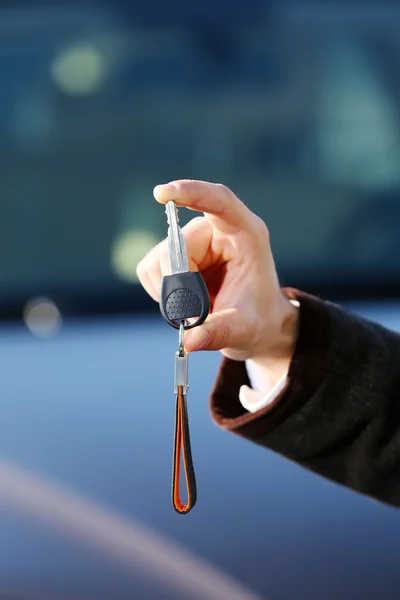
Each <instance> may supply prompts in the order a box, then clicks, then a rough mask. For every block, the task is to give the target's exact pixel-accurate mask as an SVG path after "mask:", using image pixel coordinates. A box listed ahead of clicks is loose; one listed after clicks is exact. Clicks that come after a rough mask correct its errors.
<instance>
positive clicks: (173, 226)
mask: <svg viewBox="0 0 400 600" xmlns="http://www.w3.org/2000/svg"><path fill="white" fill-rule="evenodd" d="M165 212H166V213H167V220H168V225H169V228H168V252H169V262H170V265H171V273H172V274H175V273H187V272H188V271H189V265H188V258H187V254H186V245H185V239H184V237H183V235H182V230H181V228H180V227H179V225H178V223H179V217H178V209H177V207H176V204H175V202H174V201H173V200H170V201H169V202H167V204H166V207H165Z"/></svg>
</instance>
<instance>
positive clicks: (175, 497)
mask: <svg viewBox="0 0 400 600" xmlns="http://www.w3.org/2000/svg"><path fill="white" fill-rule="evenodd" d="M181 454H182V457H183V469H184V474H185V481H186V490H187V503H186V504H184V503H183V502H182V500H181V497H180V491H179V488H180V486H179V477H180V467H181ZM196 500H197V489H196V478H195V474H194V467H193V460H192V450H191V446H190V433H189V419H188V410H187V402H186V394H184V393H183V388H182V386H178V393H177V395H176V411H175V435H174V460H173V474H172V503H173V506H174V509H175V510H176V512H177V513H179V514H181V515H182V514H187V513H188V512H189V511H190V510H191V509H192V508H193V506H194V505H195V504H196Z"/></svg>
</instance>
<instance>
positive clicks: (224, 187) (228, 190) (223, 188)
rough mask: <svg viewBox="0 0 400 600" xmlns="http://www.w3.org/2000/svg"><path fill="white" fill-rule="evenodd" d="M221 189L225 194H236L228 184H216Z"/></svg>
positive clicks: (230, 195) (229, 195)
mask: <svg viewBox="0 0 400 600" xmlns="http://www.w3.org/2000/svg"><path fill="white" fill-rule="evenodd" d="M215 185H216V186H217V187H218V188H219V189H220V190H221V191H222V193H223V194H225V195H226V196H228V197H230V198H231V197H232V196H234V193H233V192H232V190H231V189H230V188H228V186H227V185H225V184H224V183H216V184H215Z"/></svg>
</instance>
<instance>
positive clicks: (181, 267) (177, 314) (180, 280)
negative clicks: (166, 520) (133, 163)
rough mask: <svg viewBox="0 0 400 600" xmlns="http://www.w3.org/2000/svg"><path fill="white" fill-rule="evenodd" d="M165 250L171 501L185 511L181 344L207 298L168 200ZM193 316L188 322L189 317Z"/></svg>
mask: <svg viewBox="0 0 400 600" xmlns="http://www.w3.org/2000/svg"><path fill="white" fill-rule="evenodd" d="M165 212H166V213H167V219H168V225H169V228H168V251H169V259H170V265H171V275H166V276H164V277H163V279H162V284H161V297H160V310H161V314H162V316H163V317H164V319H165V321H166V322H167V323H168V324H169V325H171V326H172V327H174V328H176V329H179V345H178V351H177V352H176V354H175V377H174V392H175V399H176V402H175V435H174V456H173V472H172V504H173V506H174V509H175V510H176V512H177V513H179V514H181V515H184V514H187V513H188V512H189V511H190V510H191V509H192V508H193V506H194V505H195V504H196V499H197V487H196V477H195V472H194V466H193V460H192V450H191V444H190V431H189V418H188V407H187V402H186V394H187V391H188V388H189V384H188V354H187V353H186V352H185V347H184V334H185V329H190V328H191V327H196V325H200V324H201V323H203V322H204V320H205V319H206V318H207V315H208V312H209V309H210V299H209V295H208V291H207V287H206V284H205V283H204V280H203V277H202V276H201V274H200V273H197V272H191V271H189V265H188V258H187V253H186V245H185V240H184V237H183V234H182V231H181V228H180V227H179V224H178V223H179V219H178V209H177V207H176V205H175V203H174V202H173V201H172V200H170V201H169V202H167V205H166V209H165ZM193 318H195V321H194V322H192V323H190V322H189V321H188V320H189V319H193ZM181 455H183V469H184V474H185V480H186V490H187V502H186V503H184V502H182V500H181V497H180V490H179V487H180V486H179V481H180V470H181Z"/></svg>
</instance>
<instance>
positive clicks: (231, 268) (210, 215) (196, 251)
mask: <svg viewBox="0 0 400 600" xmlns="http://www.w3.org/2000/svg"><path fill="white" fill-rule="evenodd" d="M154 197H155V199H156V200H157V201H158V202H159V203H161V204H166V203H167V202H168V201H169V200H173V201H174V202H175V203H176V205H177V206H178V207H187V208H188V209H190V210H193V211H198V212H202V213H204V216H201V217H196V218H194V219H192V220H191V221H190V222H189V223H188V224H187V225H186V226H185V227H183V228H182V233H183V235H184V238H185V243H186V249H187V254H188V262H189V269H190V270H191V271H200V272H201V273H202V275H203V278H204V280H205V283H206V285H207V288H208V291H209V295H210V314H209V316H208V318H207V319H206V321H205V322H204V323H203V324H202V325H200V326H198V327H195V328H193V329H190V330H188V331H187V332H186V334H185V348H186V350H187V351H188V352H193V351H197V350H220V351H221V352H222V354H223V355H224V356H226V357H227V358H230V359H233V360H246V359H249V358H251V359H253V360H254V361H256V362H259V364H260V365H262V366H264V367H265V368H267V369H269V370H270V372H271V373H272V374H273V378H272V379H273V380H275V379H277V378H279V377H280V374H281V373H283V372H285V371H286V370H287V368H288V365H289V362H290V360H291V356H292V353H293V350H294V346H295V342H296V337H297V321H298V315H297V309H296V308H295V307H294V306H293V305H292V304H290V302H289V301H288V299H287V298H286V296H285V295H284V294H283V292H282V290H281V288H280V285H279V281H278V276H277V273H276V269H275V263H274V259H273V256H272V252H271V248H270V242H269V233H268V229H267V226H266V224H265V223H264V222H263V221H262V220H261V219H260V218H259V217H258V216H257V215H255V214H254V213H253V212H251V211H250V210H249V209H248V208H247V207H246V206H245V205H244V204H243V203H242V202H241V201H240V200H239V199H238V198H237V197H236V196H235V194H234V193H233V192H232V191H231V190H229V189H228V188H227V187H225V186H224V185H221V184H214V183H208V182H204V181H193V180H179V181H174V182H171V183H169V184H167V185H158V186H156V187H155V188H154ZM168 274H170V266H169V255H168V247H167V240H163V241H162V242H161V243H160V244H158V245H157V246H156V247H155V248H153V249H152V250H151V251H150V252H149V253H148V254H147V255H146V256H145V257H144V258H143V260H142V261H141V262H140V263H139V265H138V267H137V275H138V278H139V281H140V282H141V284H142V285H143V287H144V288H145V290H146V291H147V292H148V294H149V295H150V296H151V297H152V298H153V299H154V300H156V301H157V302H159V300H160V287H161V279H162V276H163V275H168Z"/></svg>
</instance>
